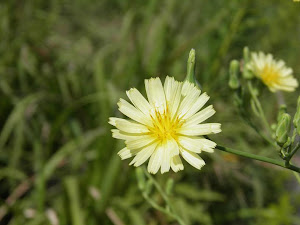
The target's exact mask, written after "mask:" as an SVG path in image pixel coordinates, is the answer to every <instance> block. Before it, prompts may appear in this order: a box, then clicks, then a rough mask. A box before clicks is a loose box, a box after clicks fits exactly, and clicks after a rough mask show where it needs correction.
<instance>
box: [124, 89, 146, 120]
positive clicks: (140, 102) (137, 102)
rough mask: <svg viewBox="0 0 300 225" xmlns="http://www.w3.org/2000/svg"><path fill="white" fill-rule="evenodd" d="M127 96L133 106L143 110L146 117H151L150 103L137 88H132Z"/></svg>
mask: <svg viewBox="0 0 300 225" xmlns="http://www.w3.org/2000/svg"><path fill="white" fill-rule="evenodd" d="M126 94H127V96H128V98H129V99H130V101H131V102H132V103H133V105H134V106H135V107H136V108H137V109H139V110H141V111H142V112H143V113H144V115H146V116H147V117H149V112H150V111H151V106H150V104H149V102H148V101H147V100H146V99H145V98H144V96H143V95H142V94H141V93H140V92H139V91H138V90H137V89H136V88H131V89H130V90H129V91H126Z"/></svg>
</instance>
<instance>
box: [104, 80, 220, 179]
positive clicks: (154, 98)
mask: <svg viewBox="0 0 300 225" xmlns="http://www.w3.org/2000/svg"><path fill="white" fill-rule="evenodd" d="M145 87H146V93H147V97H148V101H147V100H146V99H145V98H144V97H143V95H142V94H141V93H140V92H139V91H138V90H137V89H135V88H132V89H130V90H129V91H127V92H126V94H127V96H128V98H129V99H130V101H131V102H132V104H133V105H132V104H130V103H128V102H127V101H125V100H124V99H120V101H119V103H118V106H119V110H120V112H122V113H123V114H124V115H126V116H127V117H129V118H130V119H132V120H129V119H120V118H115V117H111V118H109V123H110V124H111V125H113V126H115V127H116V128H117V129H113V130H112V133H113V137H114V138H117V139H122V140H125V144H126V147H125V148H123V149H122V150H121V151H119V152H118V154H119V156H120V157H121V159H127V158H130V157H133V156H135V157H134V158H133V160H132V161H131V162H130V165H132V164H133V165H134V166H136V167H137V166H140V165H141V164H143V163H144V162H146V161H147V160H148V159H149V158H150V160H149V163H148V171H149V172H150V173H153V174H155V173H157V172H158V170H159V169H160V170H161V173H165V172H168V171H169V170H170V168H172V170H173V171H175V172H178V171H180V170H183V168H184V167H183V164H182V161H181V158H180V156H182V157H183V158H184V159H185V160H186V161H187V162H188V163H189V164H191V165H192V166H194V167H196V168H197V169H201V167H202V166H204V165H205V162H204V161H203V159H202V158H200V156H199V155H198V153H201V151H205V152H213V149H214V147H215V146H216V143H214V142H213V141H210V140H208V139H206V138H204V137H202V136H201V135H208V134H215V133H219V132H221V124H219V123H205V124H201V123H202V122H203V121H205V120H206V119H208V118H209V117H211V116H212V115H213V114H214V113H215V110H214V109H213V107H212V105H210V106H208V107H206V108H205V109H203V110H201V111H199V110H200V109H201V108H202V107H203V106H204V104H205V103H206V102H207V101H208V99H209V97H208V95H207V94H206V93H203V94H201V91H200V90H199V89H198V88H197V87H196V86H195V85H194V84H192V83H190V82H188V81H185V82H178V81H175V79H174V78H171V77H167V78H166V80H165V83H164V85H162V82H161V80H160V79H159V78H151V79H149V80H145ZM200 94H201V95H200Z"/></svg>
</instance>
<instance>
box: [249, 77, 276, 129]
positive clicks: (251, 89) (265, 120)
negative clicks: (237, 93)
mask: <svg viewBox="0 0 300 225" xmlns="http://www.w3.org/2000/svg"><path fill="white" fill-rule="evenodd" d="M248 89H249V92H250V94H251V97H252V99H253V100H254V102H255V104H256V106H257V109H258V112H259V114H260V118H261V120H262V122H263V123H264V124H265V126H266V127H267V129H268V131H269V133H270V134H272V130H271V128H270V125H269V123H268V121H267V118H266V116H265V113H264V111H263V109H262V107H261V104H260V101H259V100H258V98H257V96H256V94H255V93H254V89H253V86H252V83H251V81H249V82H248Z"/></svg>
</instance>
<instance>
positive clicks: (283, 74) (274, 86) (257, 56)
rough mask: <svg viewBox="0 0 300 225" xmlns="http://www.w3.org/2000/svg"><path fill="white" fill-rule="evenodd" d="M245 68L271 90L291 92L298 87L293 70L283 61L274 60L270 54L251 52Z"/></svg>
mask: <svg viewBox="0 0 300 225" xmlns="http://www.w3.org/2000/svg"><path fill="white" fill-rule="evenodd" d="M247 69H249V70H250V71H252V73H253V74H254V75H255V76H256V77H257V78H259V79H261V80H262V82H263V83H264V84H265V85H267V86H268V88H269V89H270V91H272V92H275V91H278V90H282V91H288V92H292V91H295V89H296V88H297V87H298V81H297V80H296V79H295V78H294V77H293V70H292V69H291V68H288V67H286V66H285V63H284V61H282V60H279V61H276V60H274V59H273V56H272V55H271V54H267V55H266V54H264V53H263V52H259V53H256V52H254V53H252V54H251V60H250V62H249V63H248V65H247Z"/></svg>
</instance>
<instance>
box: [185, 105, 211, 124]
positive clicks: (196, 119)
mask: <svg viewBox="0 0 300 225" xmlns="http://www.w3.org/2000/svg"><path fill="white" fill-rule="evenodd" d="M215 112H216V111H215V110H214V108H213V106H212V105H210V106H207V107H206V108H205V109H203V110H201V111H200V112H198V113H196V114H194V115H193V116H191V117H190V118H188V119H187V120H186V122H185V123H184V125H183V127H185V126H190V125H196V124H199V123H202V122H203V121H205V120H207V119H208V118H210V117H211V116H213V115H214V114H215Z"/></svg>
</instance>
